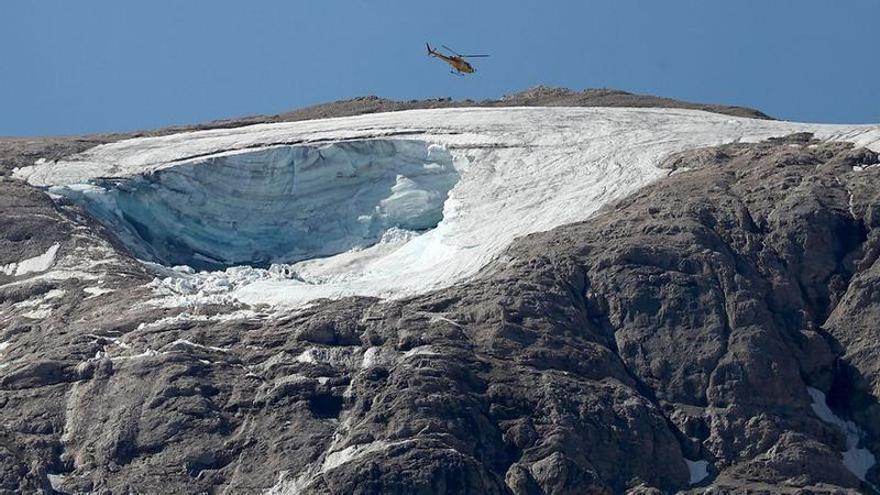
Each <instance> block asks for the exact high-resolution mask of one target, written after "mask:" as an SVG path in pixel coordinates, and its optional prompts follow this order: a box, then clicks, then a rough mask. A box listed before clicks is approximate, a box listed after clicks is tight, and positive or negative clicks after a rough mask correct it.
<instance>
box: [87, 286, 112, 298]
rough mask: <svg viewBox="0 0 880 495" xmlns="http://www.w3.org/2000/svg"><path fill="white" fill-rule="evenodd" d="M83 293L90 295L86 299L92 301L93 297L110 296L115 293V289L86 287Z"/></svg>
mask: <svg viewBox="0 0 880 495" xmlns="http://www.w3.org/2000/svg"><path fill="white" fill-rule="evenodd" d="M83 292H85V293H86V294H90V295H89V296H88V297H86V299H91V298H93V297H98V296H102V295H104V294H109V293H111V292H113V289H105V288H103V287H86V288H84V289H83Z"/></svg>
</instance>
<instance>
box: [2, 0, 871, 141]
mask: <svg viewBox="0 0 880 495" xmlns="http://www.w3.org/2000/svg"><path fill="white" fill-rule="evenodd" d="M878 22H880V0H848V1H831V0H747V1H736V2H731V1H720V0H719V1H714V0H689V1H677V0H676V1H651V0H642V1H631V0H608V1H603V2H596V1H583V0H582V1H567V0H562V1H537V0H535V1H529V2H525V1H516V0H508V1H495V0H470V1H463V0H446V1H433V2H414V1H412V0H410V1H403V0H401V1H390V0H357V1H355V0H351V1H334V0H320V1H319V0H314V1H312V0H301V1H294V0H288V1H282V0H277V1H269V0H248V1H246V0H242V1H237V2H233V1H225V0H149V1H138V2H136V1H122V0H78V1H72V0H56V1H48V0H0V135H7V136H8V135H48V134H52V135H57V134H82V133H89V132H98V131H116V130H120V131H121V130H133V129H144V128H154V127H159V126H165V125H170V124H185V123H194V122H199V121H204V120H209V119H216V118H224V117H233V116H241V115H248V114H257V113H277V112H281V111H285V110H289V109H293V108H297V107H301V106H306V105H310V104H315V103H320V102H325V101H332V100H339V99H345V98H349V97H353V96H359V95H370V94H375V95H379V96H384V97H389V98H395V99H411V98H433V97H446V96H451V97H454V98H474V99H482V98H490V97H492V98H495V97H499V96H501V95H503V94H507V93H511V92H514V91H517V90H520V89H525V88H527V87H529V86H533V85H537V84H544V85H551V86H565V87H570V88H573V89H583V88H590V87H610V88H619V89H624V90H628V91H633V92H639V93H649V94H656V95H662V96H670V97H675V98H682V99H687V100H694V101H703V102H718V103H729V104H737V105H747V106H752V107H756V108H759V109H761V110H764V111H765V112H767V113H769V114H771V115H774V116H777V117H780V118H783V119H788V120H801V121H818V122H860V123H865V122H880V34H878V33H880V31H878V26H880V24H878ZM425 41H431V42H432V43H436V44H440V43H445V44H448V45H450V46H452V47H454V48H456V49H458V50H460V51H463V52H470V53H475V52H476V53H490V54H492V57H491V58H488V59H477V60H475V62H476V64H477V67H478V72H477V73H476V74H475V75H474V76H472V77H456V76H453V75H451V74H449V73H448V71H447V70H446V69H444V67H443V66H442V65H441V64H440V63H439V62H438V61H436V60H433V59H429V58H428V57H427V56H426V55H425V52H424V44H425Z"/></svg>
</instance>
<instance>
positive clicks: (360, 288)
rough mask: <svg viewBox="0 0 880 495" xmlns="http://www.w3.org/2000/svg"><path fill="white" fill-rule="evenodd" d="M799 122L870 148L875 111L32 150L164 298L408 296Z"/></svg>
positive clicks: (498, 119)
mask: <svg viewBox="0 0 880 495" xmlns="http://www.w3.org/2000/svg"><path fill="white" fill-rule="evenodd" d="M795 132H812V133H814V134H815V136H816V137H817V138H818V139H823V140H844V141H849V142H853V143H855V144H856V145H860V146H867V147H869V148H871V149H874V150H880V127H878V126H876V125H830V124H808V123H792V122H781V121H768V120H754V119H748V118H738V117H731V116H727V115H720V114H713V113H708V112H703V111H699V110H680V109H650V108H648V109H645V108H642V109H635V108H568V107H553V108H540V107H529V108H525V107H523V108H454V109H432V110H411V111H404V112H391V113H381V114H370V115H361V116H356V117H343V118H334V119H325V120H315V121H305V122H286V123H273V124H258V125H250V126H245V127H239V128H232V129H215V130H207V131H194V132H182V133H177V134H171V135H167V136H160V137H143V138H134V139H127V140H123V141H118V142H115V143H110V144H105V145H100V146H97V147H95V148H92V149H89V150H87V151H85V152H83V153H80V154H78V155H74V156H71V157H67V158H65V159H62V160H58V161H53V162H47V161H38V162H37V163H35V164H34V165H33V166H29V167H23V168H21V169H17V170H15V172H14V176H15V177H17V178H21V179H25V180H27V181H28V182H29V183H30V184H32V185H35V186H40V187H44V188H47V189H49V190H50V192H51V193H52V194H54V195H56V197H57V196H66V197H68V198H70V199H72V200H73V201H76V202H78V203H80V204H82V205H83V206H84V207H85V208H87V209H88V210H89V211H91V212H92V213H93V215H94V216H96V217H97V218H99V219H100V220H101V221H102V222H104V223H105V224H106V225H109V226H110V227H111V230H112V231H113V232H114V233H115V235H116V236H117V237H118V238H119V239H120V240H121V241H122V242H123V243H125V244H126V245H127V246H128V247H129V249H130V251H131V252H132V253H133V254H134V255H135V256H137V257H139V258H141V259H143V260H144V261H146V262H148V266H150V268H151V269H152V270H153V271H154V273H155V274H156V278H155V280H154V281H153V282H152V283H151V284H150V286H151V287H152V289H153V290H154V293H155V294H156V299H155V300H154V301H153V303H155V304H159V305H163V306H191V305H199V304H206V303H213V302H220V303H226V302H230V301H237V302H241V303H244V304H249V305H257V304H269V305H273V306H288V307H290V306H300V305H303V304H308V303H309V302H310V301H313V300H315V299H319V298H338V297H344V296H352V295H362V296H375V297H382V298H400V297H407V296H410V295H415V294H419V293H423V292H426V291H430V290H433V289H439V288H442V287H447V286H450V285H452V284H455V283H457V282H460V281H462V280H465V279H467V278H468V277H471V276H473V275H475V274H476V273H478V272H479V271H480V270H481V269H483V268H484V267H486V266H487V265H488V264H489V263H490V262H492V261H496V262H500V263H503V262H504V256H503V252H504V249H505V248H506V247H507V246H509V245H510V243H511V242H512V241H513V240H514V239H515V238H517V237H520V236H524V235H528V234H530V233H534V232H540V231H545V230H549V229H552V228H554V227H557V226H560V225H565V224H569V223H573V222H578V221H583V220H586V219H588V218H589V217H590V216H591V215H593V214H594V213H595V212H596V211H597V210H598V209H599V208H601V207H602V206H604V205H606V204H608V203H610V202H612V201H614V200H616V199H620V198H622V197H624V196H626V195H629V194H631V193H633V192H635V191H637V190H638V189H639V188H641V187H644V186H645V185H648V184H650V183H652V182H654V181H657V180H662V179H663V178H664V177H666V176H668V175H669V174H670V171H669V170H666V169H663V168H661V167H660V166H659V165H660V164H661V163H662V162H663V161H664V160H665V159H666V158H667V157H669V156H671V155H673V154H674V153H677V152H681V151H686V150H689V149H694V148H698V147H705V146H712V145H719V144H724V143H730V142H737V141H740V142H757V141H760V140H764V139H767V138H770V137H778V136H783V135H787V134H791V133H795Z"/></svg>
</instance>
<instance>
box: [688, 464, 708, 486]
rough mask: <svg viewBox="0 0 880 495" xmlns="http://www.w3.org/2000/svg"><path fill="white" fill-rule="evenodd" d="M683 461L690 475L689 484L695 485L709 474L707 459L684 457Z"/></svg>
mask: <svg viewBox="0 0 880 495" xmlns="http://www.w3.org/2000/svg"><path fill="white" fill-rule="evenodd" d="M684 462H685V463H687V467H688V472H690V476H691V477H690V481H688V483H690V484H691V485H696V484H697V483H700V482H701V481H703V480H704V479H706V477H708V476H709V461H705V460H702V459H701V460H699V461H692V460H690V459H685V460H684Z"/></svg>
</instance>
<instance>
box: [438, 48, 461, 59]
mask: <svg viewBox="0 0 880 495" xmlns="http://www.w3.org/2000/svg"><path fill="white" fill-rule="evenodd" d="M440 46H442V47H443V48H445V49H446V51H448V52H450V53H452V54H453V55H457V56H459V57H460V56H461V55H460V54H459V53H458V52H457V51H455V50H453V49H452V48H449V47H448V46H446V45H440Z"/></svg>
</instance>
